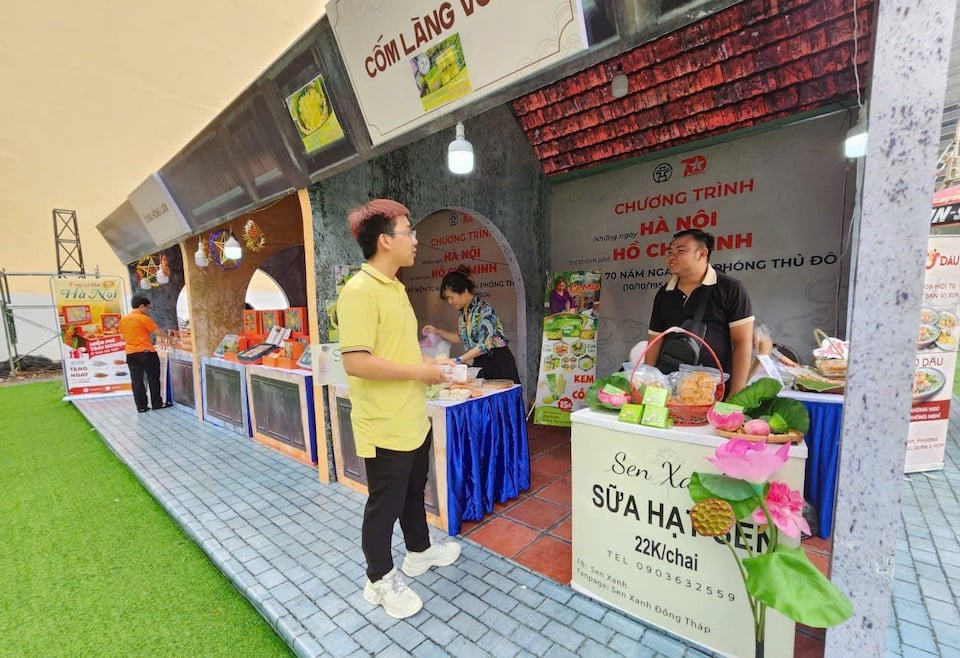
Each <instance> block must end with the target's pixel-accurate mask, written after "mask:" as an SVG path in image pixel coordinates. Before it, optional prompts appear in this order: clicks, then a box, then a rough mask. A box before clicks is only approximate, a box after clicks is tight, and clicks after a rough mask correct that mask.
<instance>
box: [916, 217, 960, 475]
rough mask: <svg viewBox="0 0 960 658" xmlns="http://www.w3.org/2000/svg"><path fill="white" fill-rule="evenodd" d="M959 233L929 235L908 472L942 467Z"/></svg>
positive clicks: (957, 330) (953, 353)
mask: <svg viewBox="0 0 960 658" xmlns="http://www.w3.org/2000/svg"><path fill="white" fill-rule="evenodd" d="M958 318H960V236H957V235H931V236H930V242H929V245H928V247H927V254H926V262H925V263H924V278H923V306H922V308H921V310H920V322H919V327H918V329H917V360H916V368H915V370H914V372H913V385H912V391H911V395H912V400H913V402H912V405H911V407H910V430H909V432H908V434H907V456H906V466H905V470H906V472H907V473H916V472H919V471H936V470H942V469H943V459H944V452H945V450H946V447H947V425H948V424H949V421H950V399H951V397H952V396H953V380H954V372H955V370H956V368H957V339H958V338H960V326H958V325H960V320H958Z"/></svg>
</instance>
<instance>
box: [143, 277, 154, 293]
mask: <svg viewBox="0 0 960 658" xmlns="http://www.w3.org/2000/svg"><path fill="white" fill-rule="evenodd" d="M152 287H153V286H151V285H150V279H148V278H147V277H143V278H142V279H140V288H141V290H150V288H152Z"/></svg>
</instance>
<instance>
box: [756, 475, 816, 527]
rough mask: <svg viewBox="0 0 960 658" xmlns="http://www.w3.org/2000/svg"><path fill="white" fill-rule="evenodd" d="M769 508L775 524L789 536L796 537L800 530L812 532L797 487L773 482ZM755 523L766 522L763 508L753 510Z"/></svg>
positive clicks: (768, 500)
mask: <svg viewBox="0 0 960 658" xmlns="http://www.w3.org/2000/svg"><path fill="white" fill-rule="evenodd" d="M767 509H768V510H770V518H772V519H773V523H774V525H776V526H777V527H778V528H780V530H782V531H783V532H784V533H785V534H786V535H787V536H788V537H793V538H794V539H796V538H797V537H799V536H800V531H801V530H802V531H803V532H805V533H807V534H808V535H809V534H810V526H809V525H808V524H807V520H806V519H804V518H803V496H802V495H801V494H800V492H799V491H797V490H796V489H791V488H790V487H788V486H787V485H785V484H784V483H783V482H771V483H770V491H769V492H768V493H767ZM753 521H754V523H766V522H767V515H766V514H764V513H763V509H761V508H757V509H756V510H755V511H754V512H753Z"/></svg>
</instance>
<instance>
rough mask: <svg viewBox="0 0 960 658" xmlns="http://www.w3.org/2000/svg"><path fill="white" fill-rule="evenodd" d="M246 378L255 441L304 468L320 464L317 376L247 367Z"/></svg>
mask: <svg viewBox="0 0 960 658" xmlns="http://www.w3.org/2000/svg"><path fill="white" fill-rule="evenodd" d="M246 374H247V391H248V392H249V398H250V428H251V432H252V434H253V438H254V439H255V440H256V441H258V442H260V443H262V444H264V445H266V446H269V447H271V448H273V449H274V450H277V451H279V452H282V453H283V454H285V455H287V456H289V457H293V458H294V459H296V460H298V461H301V462H303V463H304V464H316V463H317V423H316V419H315V416H314V402H313V373H312V372H310V371H309V370H292V369H285V368H269V367H267V366H247V368H246ZM322 415H323V414H322V411H321V417H322ZM322 422H323V421H322V420H321V423H322ZM321 426H322V425H321Z"/></svg>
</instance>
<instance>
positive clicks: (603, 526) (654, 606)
mask: <svg viewBox="0 0 960 658" xmlns="http://www.w3.org/2000/svg"><path fill="white" fill-rule="evenodd" d="M570 418H571V423H572V425H571V457H572V461H571V467H572V475H573V485H572V494H573V510H572V512H573V565H572V566H573V579H572V582H571V586H572V587H573V588H574V589H576V590H577V591H580V592H583V593H585V594H587V595H589V596H592V597H593V598H595V599H598V600H600V601H603V602H604V603H606V604H608V605H610V606H613V607H615V608H617V609H619V610H622V611H624V612H626V613H628V614H631V615H633V616H635V617H638V618H640V619H642V620H644V621H646V622H648V623H650V624H653V625H655V626H658V627H660V628H662V629H665V630H667V631H669V632H671V633H674V634H676V635H679V636H681V637H684V638H687V639H688V640H691V641H692V642H696V643H697V644H700V645H702V646H704V647H707V648H709V649H711V650H713V651H717V652H719V653H721V654H723V655H728V656H738V657H743V658H747V657H749V658H752V657H753V656H754V655H755V644H754V637H753V618H752V616H751V614H750V607H749V605H748V603H747V598H746V591H745V589H744V584H743V581H742V579H741V576H740V572H739V569H738V565H737V563H736V561H735V560H734V559H733V556H732V555H731V554H730V550H729V549H728V547H727V546H726V545H725V544H724V543H723V542H722V541H720V540H718V539H714V538H710V537H702V536H696V535H694V533H693V528H692V526H691V524H690V517H689V515H688V510H689V509H690V507H691V506H692V504H693V501H692V500H691V498H690V493H689V491H688V489H687V487H688V485H689V482H690V477H691V475H692V473H693V472H694V471H698V472H701V473H718V471H717V470H716V468H715V467H714V466H713V465H712V464H711V463H710V462H708V461H706V459H705V458H706V457H712V456H713V455H714V453H715V451H716V448H717V447H718V446H720V445H722V444H723V443H725V442H726V441H727V439H724V438H722V437H720V436H717V435H716V434H714V433H713V430H712V428H710V427H708V426H704V427H685V428H682V429H657V428H653V427H645V426H642V425H633V424H628V423H621V422H618V421H617V416H616V414H614V413H610V412H606V413H605V412H603V411H595V410H591V409H583V410H581V411H577V412H575V413H573V414H571V416H570ZM770 449H771V450H772V449H773V447H772V446H771V448H770ZM789 451H790V456H789V459H788V461H787V463H786V464H785V465H784V466H783V467H782V468H780V469H779V470H778V471H777V472H776V473H774V475H773V478H772V479H774V480H777V481H780V482H784V483H786V484H787V485H788V486H789V487H790V488H791V489H798V490H799V489H802V488H803V469H804V463H805V461H806V458H807V448H806V446H804V445H802V444H801V445H795V446H791V447H790V448H789ZM742 525H743V526H744V533H743V534H742V535H736V534H732V535H729V536H728V538H729V540H730V541H731V543H733V545H734V546H735V547H737V553H738V557H743V556H745V555H746V554H747V548H749V549H750V550H751V551H752V552H753V553H754V554H756V553H760V552H764V551H766V550H767V548H768V538H767V535H766V531H761V530H760V528H758V527H757V526H755V525H753V524H752V523H747V522H744V523H743V524H742ZM780 542H781V544H784V543H785V544H786V545H787V546H790V547H795V546H798V545H799V539H797V540H791V539H790V538H789V537H786V536H785V534H784V533H782V532H781V533H780ZM766 616H767V623H766V655H768V656H777V657H778V658H790V657H791V656H793V645H794V622H793V621H792V620H790V619H788V618H787V617H785V616H783V615H781V614H780V613H779V612H777V611H775V610H773V609H768V610H767V613H766Z"/></svg>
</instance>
